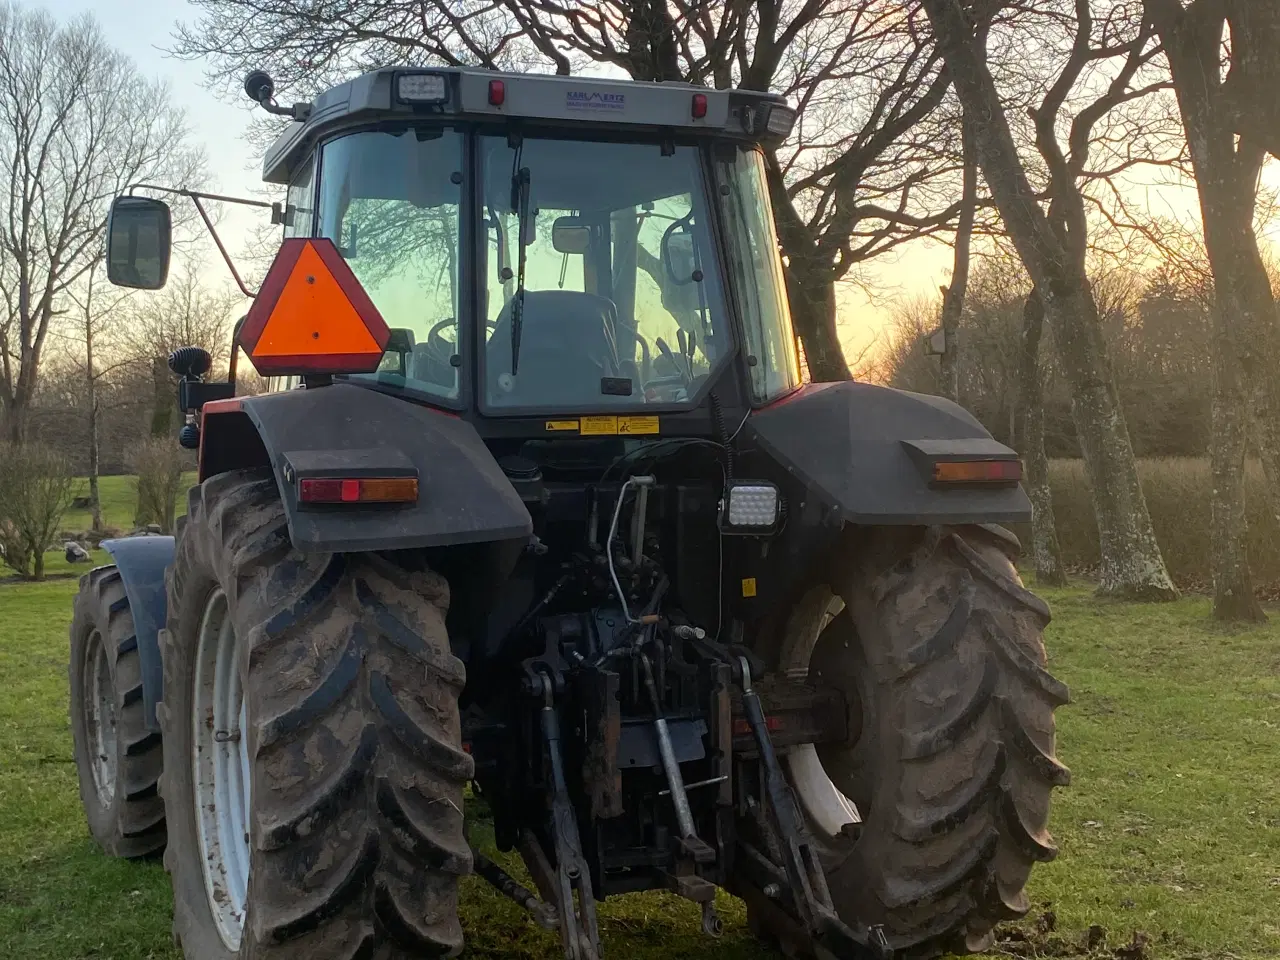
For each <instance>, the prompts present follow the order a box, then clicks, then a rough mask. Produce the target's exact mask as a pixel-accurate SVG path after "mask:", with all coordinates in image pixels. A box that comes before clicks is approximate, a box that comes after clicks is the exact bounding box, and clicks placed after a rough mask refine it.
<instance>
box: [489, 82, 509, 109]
mask: <svg viewBox="0 0 1280 960" xmlns="http://www.w3.org/2000/svg"><path fill="white" fill-rule="evenodd" d="M506 100H507V85H506V83H504V82H503V81H501V80H490V81H489V106H491V107H500V106H502V105H503V104H504V103H506Z"/></svg>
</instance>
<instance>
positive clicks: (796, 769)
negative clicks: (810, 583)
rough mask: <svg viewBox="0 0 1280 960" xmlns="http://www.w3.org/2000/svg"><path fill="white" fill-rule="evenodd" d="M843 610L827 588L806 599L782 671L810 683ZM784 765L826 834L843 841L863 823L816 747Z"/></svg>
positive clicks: (792, 755) (794, 752)
mask: <svg viewBox="0 0 1280 960" xmlns="http://www.w3.org/2000/svg"><path fill="white" fill-rule="evenodd" d="M842 610H844V601H843V600H841V599H840V598H839V597H838V596H836V595H835V594H833V593H831V592H830V591H829V590H826V589H825V588H822V589H815V590H813V591H811V592H810V593H809V594H808V595H807V596H805V597H804V599H803V600H801V602H800V606H799V607H798V609H797V613H796V615H795V616H794V617H793V618H792V620H791V623H790V624H789V628H790V629H789V635H788V637H787V638H786V641H785V642H784V643H783V647H782V655H781V657H780V658H779V663H778V669H779V670H780V671H781V672H782V673H784V674H786V675H787V677H789V678H790V679H792V680H799V681H801V682H803V681H805V680H808V679H809V664H810V662H811V661H812V660H813V651H814V650H815V649H816V648H817V646H818V638H819V637H821V636H822V633H823V631H824V630H826V628H827V627H828V626H829V625H830V624H831V621H832V620H834V619H835V618H836V617H837V616H838V615H839V614H840V612H841V611H842ZM782 763H783V766H784V767H785V768H786V770H787V773H788V775H789V779H790V780H791V786H792V788H793V789H794V790H795V792H796V795H797V796H798V797H799V798H800V803H801V804H802V805H803V806H804V809H805V812H806V813H807V814H808V815H809V819H810V820H811V821H812V823H813V825H814V826H815V827H817V828H818V829H819V830H821V831H822V832H823V833H825V834H827V835H828V836H830V837H839V836H841V834H842V832H843V830H844V828H845V827H846V826H848V825H849V824H851V823H861V822H862V816H861V814H859V812H858V807H857V805H856V804H855V803H854V802H853V801H852V800H850V799H849V798H848V797H846V796H845V795H844V793H842V792H841V791H840V788H839V787H837V786H836V785H835V784H834V783H833V782H832V781H831V777H830V775H829V774H828V773H827V771H826V768H825V767H823V765H822V760H821V758H820V757H819V756H818V750H817V748H816V747H815V746H814V745H813V744H811V743H806V744H802V745H801V746H798V747H793V748H792V749H791V750H790V751H788V753H787V754H786V755H785V756H784V757H783V758H782Z"/></svg>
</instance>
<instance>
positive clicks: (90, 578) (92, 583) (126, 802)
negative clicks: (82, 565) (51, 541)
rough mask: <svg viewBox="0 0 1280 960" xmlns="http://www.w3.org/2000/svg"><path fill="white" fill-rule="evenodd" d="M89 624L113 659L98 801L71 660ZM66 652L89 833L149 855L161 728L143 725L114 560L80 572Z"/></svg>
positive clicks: (79, 652) (130, 629)
mask: <svg viewBox="0 0 1280 960" xmlns="http://www.w3.org/2000/svg"><path fill="white" fill-rule="evenodd" d="M94 630H97V631H98V633H99V635H100V636H101V638H102V641H101V642H102V643H103V646H104V649H105V650H106V651H107V652H108V655H109V656H111V657H112V658H113V660H112V662H111V664H110V667H111V677H112V685H113V688H114V689H113V692H114V696H115V711H116V757H115V764H116V768H115V796H114V797H113V799H112V801H111V802H110V804H109V805H107V806H105V807H104V806H103V805H102V804H101V803H100V801H99V798H98V796H97V792H96V788H95V787H94V785H93V779H92V775H91V774H90V773H89V770H88V768H87V767H86V766H85V764H86V762H87V759H88V758H87V757H86V756H85V754H86V752H87V744H86V742H85V730H86V729H87V728H86V727H85V726H84V723H85V720H84V718H83V717H77V714H78V713H82V712H83V710H84V708H85V705H84V704H83V703H82V702H81V701H82V699H83V696H84V690H83V683H77V682H76V680H77V678H78V677H79V676H80V672H79V671H80V670H81V669H83V665H81V666H79V667H77V666H76V664H75V660H76V658H78V657H82V656H83V654H84V645H85V644H86V643H87V642H88V638H89V636H90V634H91V633H92V632H93V631H94ZM71 657H72V661H73V662H72V665H71V666H70V668H69V670H68V675H69V677H70V678H71V680H72V684H71V712H72V718H71V727H72V732H73V737H72V739H73V742H74V751H75V758H76V765H77V767H78V768H79V773H80V795H81V800H82V801H83V803H84V806H85V810H86V814H88V815H89V826H90V832H91V833H92V834H93V838H94V840H95V841H97V843H98V845H99V846H100V847H102V849H103V850H104V851H105V852H106V853H108V854H111V855H112V856H116V857H124V858H128V859H136V858H140V857H149V856H154V855H155V854H157V853H158V852H159V851H161V850H163V849H164V846H165V839H166V833H165V815H164V802H163V801H162V800H161V799H160V798H159V795H158V793H157V784H158V781H159V779H160V773H161V766H162V763H163V755H162V751H161V744H160V735H159V734H158V733H154V732H151V731H149V730H148V729H147V715H146V704H145V702H144V700H143V695H142V664H141V659H140V654H139V651H138V637H137V633H136V631H135V629H134V623H133V612H132V610H131V609H130V606H129V596H128V594H127V593H126V591H125V586H124V579H123V578H122V577H121V575H120V571H119V570H118V569H117V568H116V567H115V566H114V565H106V566H102V567H96V568H95V569H93V570H90V571H89V572H88V573H86V574H85V575H84V576H82V577H81V578H80V591H79V593H78V594H77V596H76V600H75V607H74V615H73V619H72V623H71ZM91 805H93V810H92V813H90V810H91Z"/></svg>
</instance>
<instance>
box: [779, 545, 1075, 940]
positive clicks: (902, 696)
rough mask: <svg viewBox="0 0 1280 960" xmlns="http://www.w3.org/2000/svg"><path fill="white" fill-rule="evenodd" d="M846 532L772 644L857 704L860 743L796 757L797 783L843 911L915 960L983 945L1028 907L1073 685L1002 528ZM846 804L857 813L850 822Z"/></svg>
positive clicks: (783, 660) (1045, 851)
mask: <svg viewBox="0 0 1280 960" xmlns="http://www.w3.org/2000/svg"><path fill="white" fill-rule="evenodd" d="M852 541H853V542H852V543H850V544H849V545H848V552H847V556H848V560H847V561H846V562H845V563H844V564H843V565H842V566H841V568H840V569H838V570H836V571H833V573H832V575H831V576H830V578H829V579H830V584H829V585H819V586H817V587H814V588H813V589H812V590H810V591H809V593H808V594H806V596H805V597H804V598H803V599H802V600H801V601H800V603H799V604H797V606H796V608H795V611H794V613H793V615H792V617H791V620H790V622H789V624H788V627H787V629H786V630H785V631H783V639H782V642H781V644H780V645H779V646H778V648H777V650H776V652H775V653H774V655H773V662H774V666H775V667H776V668H777V669H779V670H780V671H783V672H786V673H789V674H790V675H791V676H792V677H793V678H798V677H801V676H804V675H808V676H809V677H810V678H811V679H812V680H813V681H814V682H815V683H817V684H820V685H834V686H838V687H841V688H843V690H844V692H845V695H846V700H847V702H848V703H849V704H850V707H851V716H850V742H849V743H846V744H825V745H820V746H818V747H817V748H816V750H814V749H813V748H808V753H806V752H805V751H804V750H803V749H802V750H801V751H797V754H795V755H793V756H792V757H791V758H789V761H788V762H789V765H790V775H791V779H792V785H793V788H794V789H795V791H796V793H797V795H798V797H799V799H800V801H801V806H802V809H804V810H805V811H806V813H807V814H808V818H809V822H810V829H811V831H812V832H813V834H814V837H815V840H816V842H817V844H818V846H819V849H820V851H821V853H822V855H823V859H824V862H825V863H826V864H827V882H828V886H829V887H830V890H831V895H832V900H833V903H834V906H835V907H836V911H837V913H839V915H840V916H841V917H842V918H843V919H844V920H845V921H846V922H851V921H859V922H861V923H863V924H868V925H870V924H881V925H883V927H884V930H885V933H886V935H887V937H888V939H889V943H890V946H891V947H893V948H894V949H895V950H898V951H903V952H904V954H905V955H907V956H916V957H923V956H934V955H937V954H939V953H942V952H944V951H947V950H954V951H957V952H962V953H963V952H970V951H979V950H983V949H986V948H987V947H988V946H990V943H991V941H992V932H993V929H994V927H995V924H996V923H997V922H999V921H1001V920H1006V919H1014V918H1016V917H1020V916H1022V915H1024V914H1025V913H1026V912H1027V910H1028V902H1027V898H1026V894H1025V892H1024V887H1025V885H1026V882H1027V878H1028V876H1029V874H1030V872H1031V868H1032V866H1033V865H1034V864H1035V863H1036V862H1038V861H1046V860H1050V859H1052V858H1053V857H1054V856H1055V855H1056V853H1057V849H1056V848H1055V847H1054V845H1053V840H1052V838H1051V837H1050V835H1049V832H1048V829H1047V827H1048V819H1049V797H1050V793H1051V791H1052V789H1053V787H1055V786H1065V785H1066V784H1067V783H1068V782H1069V779H1070V774H1069V772H1068V770H1067V768H1066V767H1064V766H1063V765H1062V764H1061V763H1059V762H1058V760H1057V758H1056V757H1055V755H1054V719H1053V712H1054V709H1055V708H1056V707H1058V706H1060V705H1062V704H1064V703H1066V702H1067V701H1068V693H1067V688H1066V687H1065V686H1064V685H1063V684H1062V683H1060V682H1058V681H1057V680H1055V679H1054V678H1053V677H1052V676H1050V674H1049V673H1048V671H1047V670H1046V668H1045V662H1046V657H1045V649H1044V642H1043V630H1044V627H1045V625H1046V624H1047V623H1048V621H1049V610H1048V607H1047V606H1046V605H1045V604H1044V603H1043V601H1041V600H1040V599H1039V598H1037V597H1035V596H1034V595H1033V594H1031V593H1030V592H1029V591H1027V590H1026V589H1025V588H1024V587H1023V586H1022V583H1021V580H1020V579H1019V578H1018V574H1017V570H1016V568H1015V567H1014V565H1013V562H1012V560H1011V554H1012V552H1013V551H1014V550H1015V549H1016V543H1017V542H1016V540H1014V539H1013V538H1012V537H1011V536H1010V535H1008V534H1006V533H1004V532H1003V531H1000V530H998V529H997V528H986V527H965V528H939V527H934V528H928V529H924V528H870V529H863V530H859V531H855V532H854V534H853V535H852ZM815 638H816V639H815ZM809 754H815V756H812V757H810V756H809ZM797 760H801V761H803V762H797ZM815 767H816V768H817V769H818V770H820V771H821V772H820V773H817V774H815ZM848 800H852V801H853V803H854V804H856V807H857V811H858V814H860V816H861V820H862V822H861V824H851V825H846V824H848V823H849V821H851V820H854V819H856V817H854V816H852V815H850V816H845V815H844V814H843V812H842V811H843V806H842V803H846V802H847V801H848ZM850 809H852V807H850ZM760 923H761V919H760V918H757V919H756V925H757V926H759V925H760Z"/></svg>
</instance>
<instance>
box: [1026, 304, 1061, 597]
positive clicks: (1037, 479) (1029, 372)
mask: <svg viewBox="0 0 1280 960" xmlns="http://www.w3.org/2000/svg"><path fill="white" fill-rule="evenodd" d="M1043 332H1044V303H1043V301H1041V299H1040V295H1039V294H1038V293H1037V292H1036V291H1035V290H1032V291H1031V296H1029V297H1027V302H1026V304H1025V305H1024V306H1023V308H1022V361H1021V365H1020V368H1019V370H1018V377H1019V390H1018V392H1019V394H1020V395H1021V400H1022V410H1023V425H1022V438H1021V441H1022V442H1021V451H1022V459H1023V462H1024V464H1025V465H1026V470H1027V483H1026V487H1027V495H1028V496H1029V497H1030V498H1031V555H1032V558H1033V559H1034V561H1035V570H1036V583H1038V584H1040V585H1041V586H1046V587H1065V586H1066V585H1067V571H1066V565H1065V564H1064V563H1063V562H1062V547H1061V546H1060V545H1059V543H1058V525H1057V521H1056V520H1055V518H1054V514H1053V493H1052V491H1051V490H1050V487H1049V458H1048V457H1047V456H1046V455H1045V452H1044V381H1043V377H1042V375H1041V371H1040V341H1041V338H1042V335H1043Z"/></svg>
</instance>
